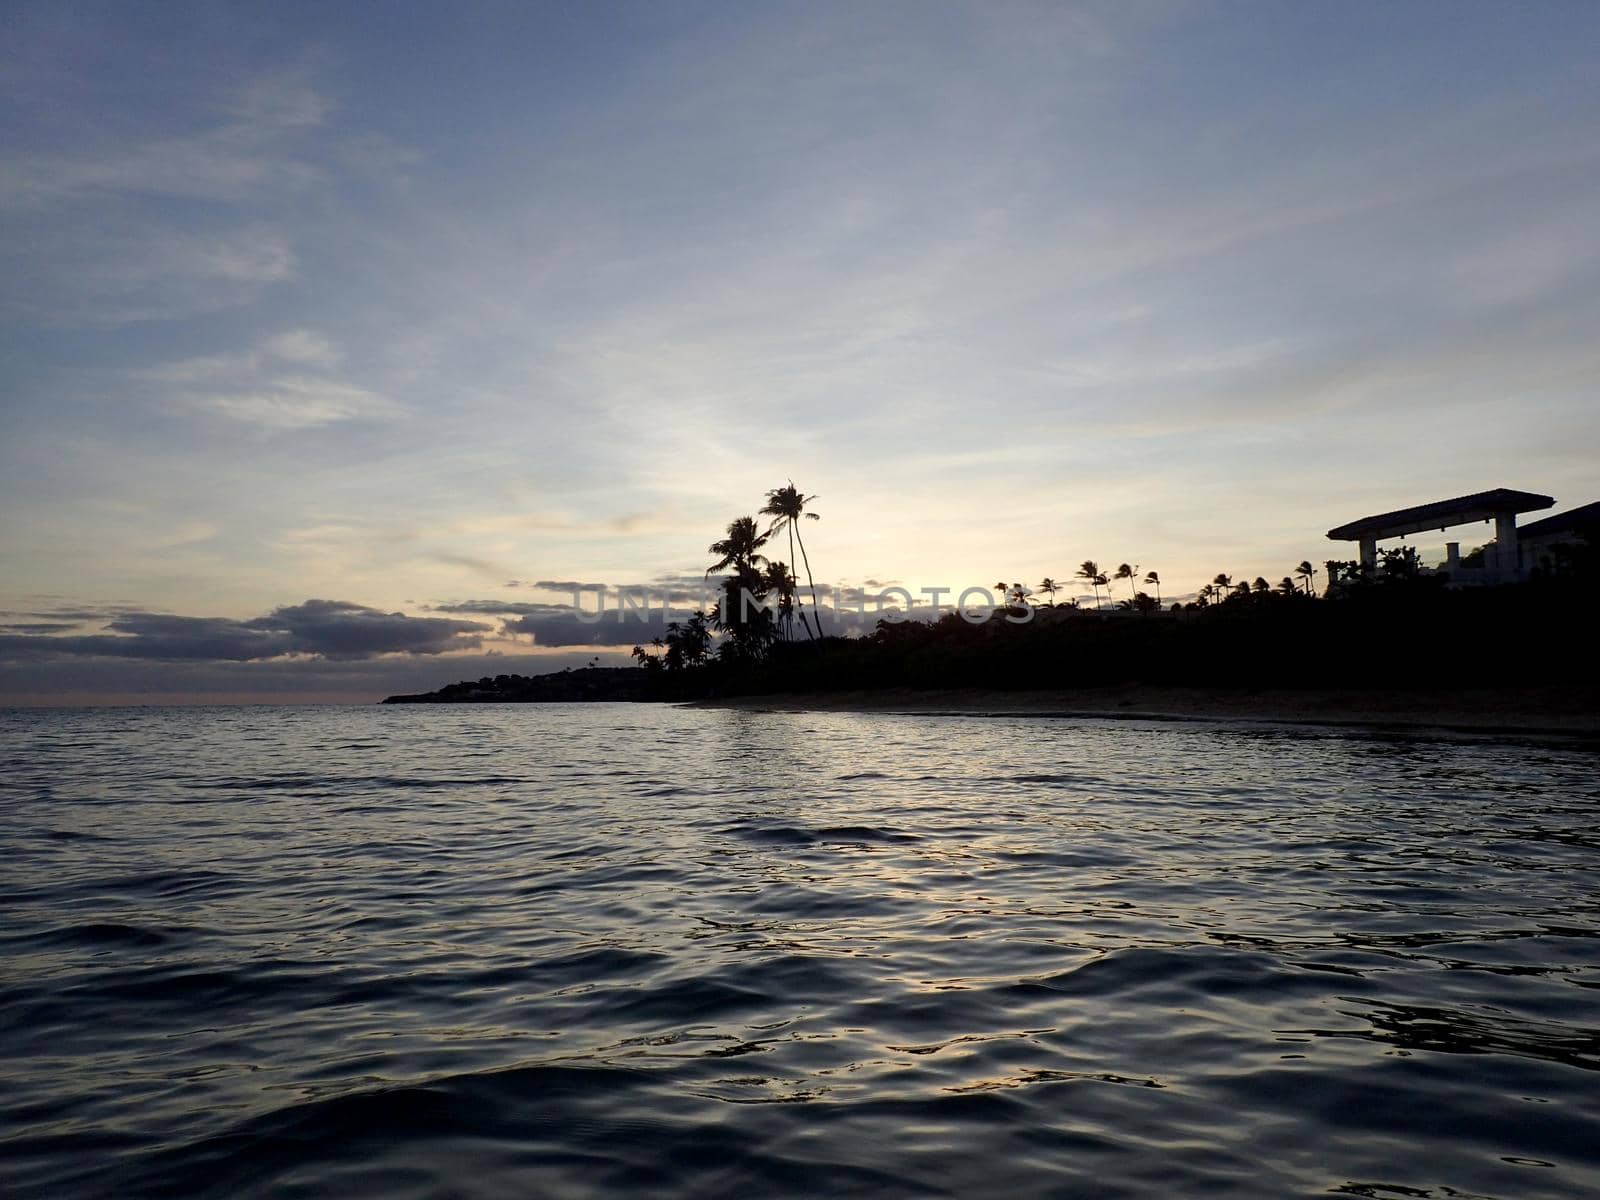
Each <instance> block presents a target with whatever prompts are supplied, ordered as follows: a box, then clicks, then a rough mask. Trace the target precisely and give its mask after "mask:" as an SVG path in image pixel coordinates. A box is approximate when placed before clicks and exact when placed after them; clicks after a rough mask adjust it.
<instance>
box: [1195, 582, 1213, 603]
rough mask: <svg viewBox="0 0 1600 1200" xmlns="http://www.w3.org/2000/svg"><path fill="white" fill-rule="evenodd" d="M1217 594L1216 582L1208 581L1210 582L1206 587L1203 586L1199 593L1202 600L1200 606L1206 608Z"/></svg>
mask: <svg viewBox="0 0 1600 1200" xmlns="http://www.w3.org/2000/svg"><path fill="white" fill-rule="evenodd" d="M1216 594H1217V585H1216V584H1214V583H1208V584H1206V585H1205V587H1203V588H1201V589H1200V591H1199V592H1198V593H1197V596H1198V599H1199V601H1200V607H1202V608H1204V607H1205V606H1206V605H1208V604H1210V603H1211V601H1212V599H1213V598H1214V597H1215V596H1216Z"/></svg>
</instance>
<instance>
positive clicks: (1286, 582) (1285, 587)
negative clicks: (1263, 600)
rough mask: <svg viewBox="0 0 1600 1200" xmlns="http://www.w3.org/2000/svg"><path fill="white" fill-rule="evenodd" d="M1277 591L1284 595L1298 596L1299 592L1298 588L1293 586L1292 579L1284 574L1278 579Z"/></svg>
mask: <svg viewBox="0 0 1600 1200" xmlns="http://www.w3.org/2000/svg"><path fill="white" fill-rule="evenodd" d="M1278 592H1279V594H1281V595H1284V596H1298V595H1299V594H1300V589H1299V588H1297V587H1295V585H1294V580H1292V579H1290V578H1289V577H1288V576H1287V575H1285V576H1284V577H1283V578H1282V579H1280V580H1278Z"/></svg>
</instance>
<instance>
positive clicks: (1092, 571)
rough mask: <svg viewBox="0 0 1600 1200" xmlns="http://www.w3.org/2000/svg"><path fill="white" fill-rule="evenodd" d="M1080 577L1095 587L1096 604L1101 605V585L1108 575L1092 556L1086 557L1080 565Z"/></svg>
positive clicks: (1097, 606)
mask: <svg viewBox="0 0 1600 1200" xmlns="http://www.w3.org/2000/svg"><path fill="white" fill-rule="evenodd" d="M1078 578H1079V579H1081V580H1083V581H1084V582H1085V583H1087V584H1088V585H1089V586H1090V587H1092V588H1094V606H1095V607H1096V608H1099V607H1100V585H1101V584H1102V583H1104V582H1105V581H1106V577H1105V576H1104V575H1102V574H1101V573H1100V564H1099V563H1097V562H1095V561H1094V559H1092V558H1086V559H1084V560H1083V562H1082V563H1080V564H1079V565H1078Z"/></svg>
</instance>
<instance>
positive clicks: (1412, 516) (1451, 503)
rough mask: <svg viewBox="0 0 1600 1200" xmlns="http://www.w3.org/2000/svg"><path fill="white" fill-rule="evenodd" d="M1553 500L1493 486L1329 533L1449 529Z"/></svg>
mask: <svg viewBox="0 0 1600 1200" xmlns="http://www.w3.org/2000/svg"><path fill="white" fill-rule="evenodd" d="M1554 504H1555V499H1554V498H1553V497H1550V496H1541V495H1539V494H1538V493H1536V492H1518V491H1514V490H1512V489H1511V488H1494V489H1492V490H1490V491H1487V492H1474V493H1473V494H1472V495H1470V496H1457V497H1456V498H1455V499H1453V500H1435V501H1434V502H1433V503H1432V504H1419V505H1417V506H1416V507H1415V508H1399V509H1396V510H1395V511H1394V512H1386V513H1379V514H1378V515H1377V516H1375V517H1362V518H1361V519H1360V520H1359V521H1351V522H1350V523H1349V524H1348V525H1341V526H1339V527H1338V528H1337V529H1330V530H1328V536H1329V537H1330V538H1332V539H1333V540H1334V541H1336V542H1359V541H1361V540H1363V539H1364V538H1372V539H1374V540H1376V539H1378V538H1391V537H1404V536H1405V535H1406V534H1408V533H1421V532H1422V531H1423V530H1424V529H1448V528H1449V527H1450V526H1451V525H1465V524H1467V523H1469V522H1471V521H1485V520H1488V519H1489V518H1491V517H1496V516H1499V515H1500V514H1501V513H1522V512H1532V511H1534V510H1535V509H1540V508H1550V507H1551V506H1553V505H1554Z"/></svg>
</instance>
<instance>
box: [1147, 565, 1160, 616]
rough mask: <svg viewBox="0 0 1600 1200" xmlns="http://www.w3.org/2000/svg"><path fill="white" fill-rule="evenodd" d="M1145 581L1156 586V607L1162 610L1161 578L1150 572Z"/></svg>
mask: <svg viewBox="0 0 1600 1200" xmlns="http://www.w3.org/2000/svg"><path fill="white" fill-rule="evenodd" d="M1144 581H1145V582H1146V583H1148V584H1152V585H1154V587H1155V589H1156V607H1157V608H1160V607H1161V576H1159V575H1157V574H1156V573H1155V572H1154V571H1151V572H1149V573H1148V574H1146V575H1145V577H1144Z"/></svg>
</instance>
